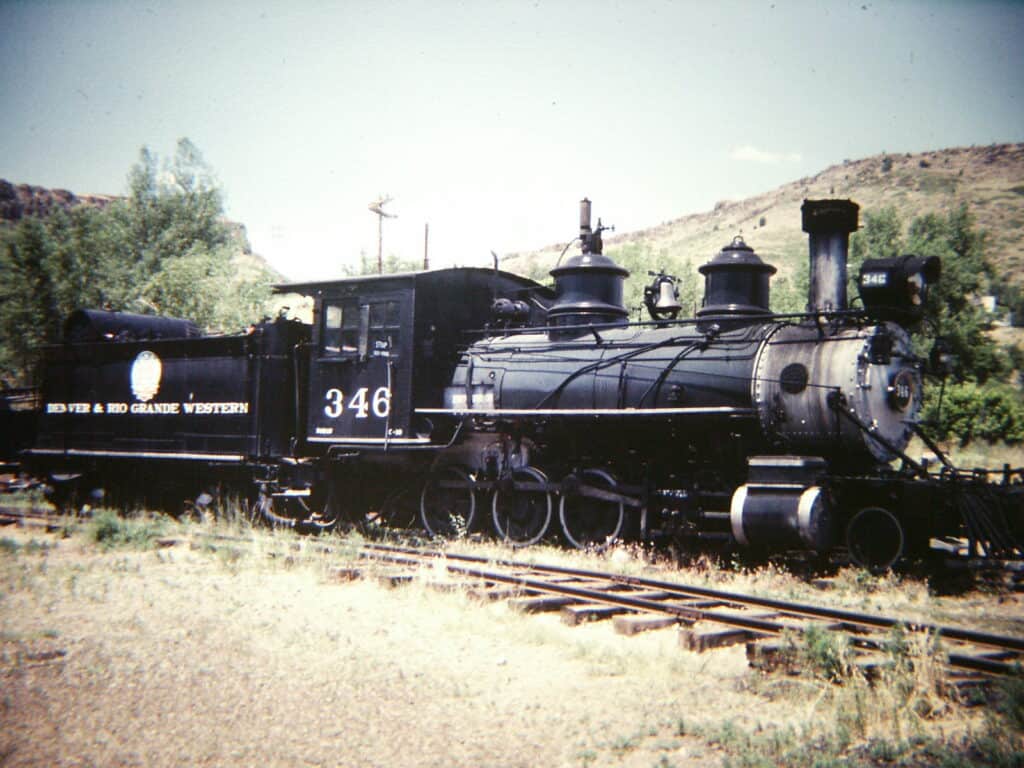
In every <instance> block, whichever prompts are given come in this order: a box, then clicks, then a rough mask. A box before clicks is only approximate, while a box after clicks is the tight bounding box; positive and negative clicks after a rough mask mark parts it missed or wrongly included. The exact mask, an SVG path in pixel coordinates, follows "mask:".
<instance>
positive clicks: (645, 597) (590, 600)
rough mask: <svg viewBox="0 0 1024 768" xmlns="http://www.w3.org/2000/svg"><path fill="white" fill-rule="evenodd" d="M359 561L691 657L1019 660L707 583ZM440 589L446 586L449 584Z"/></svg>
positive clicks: (930, 628) (918, 628) (874, 619)
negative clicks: (793, 654) (836, 653)
mask: <svg viewBox="0 0 1024 768" xmlns="http://www.w3.org/2000/svg"><path fill="white" fill-rule="evenodd" d="M359 556H360V558H362V559H364V560H366V561H368V562H378V563H385V564H388V565H391V566H394V567H395V568H396V570H395V571H394V572H392V573H390V574H385V575H384V576H383V577H384V578H388V579H390V580H391V581H392V582H393V583H401V582H403V581H408V580H411V578H413V577H414V573H415V571H416V570H417V569H420V568H422V567H424V566H425V565H430V566H431V567H434V568H436V567H437V565H438V563H440V564H441V565H442V566H443V568H444V569H445V570H446V571H447V572H448V573H449V574H451V575H452V576H457V577H459V578H460V579H462V580H463V581H462V583H461V585H460V586H462V587H463V588H464V589H466V590H467V591H469V593H470V594H472V595H474V596H477V597H480V598H483V599H507V600H511V601H512V602H513V605H514V606H515V607H516V608H518V609H519V610H522V611H525V612H540V611H559V612H560V613H561V618H562V621H563V622H564V623H566V624H570V625H577V624H581V623H583V622H587V621H603V620H611V622H612V625H613V627H614V628H615V631H616V632H618V633H620V634H624V635H634V634H637V633H639V632H645V631H655V630H664V629H667V628H676V629H677V631H678V633H679V641H680V645H681V646H682V647H684V648H686V649H687V650H691V651H696V652H704V651H708V650H711V649H714V648H721V647H725V646H729V645H735V644H737V643H746V644H747V652H748V656H749V657H750V658H751V661H752V662H754V663H759V664H763V665H767V666H771V664H772V658H773V657H774V656H775V654H776V652H779V651H780V649H779V647H778V645H774V644H773V643H772V642H771V641H772V640H776V639H778V638H780V637H783V636H785V635H789V636H793V635H796V636H799V635H805V634H807V633H808V632H811V631H813V630H815V629H816V630H827V631H832V632H840V633H842V634H844V635H845V636H847V637H848V638H849V640H850V643H851V645H852V646H853V647H854V648H856V649H858V650H859V651H860V652H863V653H865V654H867V655H866V656H865V666H866V667H870V666H871V663H872V662H871V659H872V657H871V656H870V654H872V653H873V654H876V655H877V654H879V653H884V652H885V650H886V649H887V648H888V646H889V645H890V644H891V642H892V640H891V632H892V631H893V630H894V629H895V628H896V627H902V628H903V629H904V630H905V631H906V632H911V633H913V632H928V633H930V634H933V635H935V636H937V637H939V638H941V640H942V643H943V647H944V648H945V649H946V662H947V664H948V666H949V667H950V668H951V669H953V670H958V671H969V672H983V673H986V674H995V675H1005V674H1012V673H1014V672H1015V671H1016V670H1017V669H1019V665H1020V663H1021V661H1022V660H1024V638H1016V637H1008V636H1002V635H996V634H992V633H986V632H977V631H974V630H968V629H963V628H960V627H952V626H941V625H937V624H929V623H917V622H908V621H906V620H903V619H899V618H893V617H884V616H877V615H872V614H863V613H856V612H853V611H846V610H841V609H837V608H830V607H824V606H816V605H809V604H806V603H795V602H790V601H785V600H777V599H774V598H767V597H760V596H756V595H746V594H740V593H736V592H728V591H724V590H717V589H711V588H708V587H700V586H693V585H686V584H679V583H675V582H668V581H662V580H656V579H648V578H641V577H635V576H624V575H620V574H613V573H606V572H602V571H594V570H586V569H579V568H567V567H564V566H555V565H541V564H524V563H521V562H515V561H511V560H491V559H488V558H483V557H478V556H473V555H459V554H453V553H448V552H445V553H442V552H438V551H436V550H421V549H417V548H413V547H401V546H393V545H387V544H365V545H363V547H362V550H361V551H360V553H359ZM367 573H369V571H367ZM339 575H342V576H345V577H356V576H360V575H362V570H361V569H360V568H359V567H358V566H357V567H355V568H346V569H339ZM440 586H444V587H445V588H451V584H450V583H442V584H441V585H440Z"/></svg>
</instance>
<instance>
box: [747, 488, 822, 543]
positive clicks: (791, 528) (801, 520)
mask: <svg viewBox="0 0 1024 768" xmlns="http://www.w3.org/2000/svg"><path fill="white" fill-rule="evenodd" d="M831 517H832V516H831V511H830V510H829V506H828V504H827V501H826V497H825V494H824V493H822V490H821V488H819V487H817V486H812V487H809V488H803V487H800V486H799V485H796V486H794V485H791V484H786V485H773V484H765V485H760V484H754V483H750V484H747V485H741V486H740V487H739V488H737V489H736V492H735V493H734V494H733V497H732V504H731V506H730V510H729V518H730V523H731V525H732V533H733V537H734V538H735V539H736V541H737V543H738V544H740V546H743V547H755V548H765V549H810V550H813V551H815V552H824V551H826V550H827V549H828V548H829V546H830V545H831V542H832V528H831V522H832V521H831Z"/></svg>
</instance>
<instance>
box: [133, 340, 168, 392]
mask: <svg viewBox="0 0 1024 768" xmlns="http://www.w3.org/2000/svg"><path fill="white" fill-rule="evenodd" d="M162 374H163V366H162V365H161V364H160V358H159V357H157V356H156V354H155V353H153V352H150V351H149V350H145V351H142V352H139V354H138V356H137V357H136V358H135V362H133V363H132V373H131V381H132V394H133V395H135V397H136V398H137V399H139V400H141V401H142V402H143V403H148V402H149V401H150V400H152V399H153V398H154V397H155V396H156V393H157V392H159V391H160V376H161V375H162Z"/></svg>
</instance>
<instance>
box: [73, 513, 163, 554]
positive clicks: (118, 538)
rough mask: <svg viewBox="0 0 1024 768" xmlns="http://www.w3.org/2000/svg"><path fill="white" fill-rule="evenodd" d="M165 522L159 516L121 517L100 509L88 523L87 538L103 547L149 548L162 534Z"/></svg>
mask: <svg viewBox="0 0 1024 768" xmlns="http://www.w3.org/2000/svg"><path fill="white" fill-rule="evenodd" d="M165 529H166V522H165V521H164V520H163V519H161V518H146V517H137V518H129V517H121V516H120V515H118V514H117V513H116V512H113V511H110V510H102V511H100V512H98V513H97V514H96V515H95V516H94V517H93V519H92V521H91V522H90V523H89V526H88V533H89V538H90V539H91V540H92V541H94V542H96V543H97V544H99V545H100V546H101V547H102V548H103V549H121V548H124V549H150V548H152V547H153V545H154V543H155V541H156V539H158V538H159V537H160V536H162V535H163V533H164V531H165Z"/></svg>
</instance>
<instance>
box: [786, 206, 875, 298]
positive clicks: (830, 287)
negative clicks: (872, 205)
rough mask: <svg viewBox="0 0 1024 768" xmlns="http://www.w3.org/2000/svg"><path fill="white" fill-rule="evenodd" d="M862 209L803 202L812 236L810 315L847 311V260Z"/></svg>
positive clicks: (805, 221) (805, 222) (807, 224)
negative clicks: (852, 234)
mask: <svg viewBox="0 0 1024 768" xmlns="http://www.w3.org/2000/svg"><path fill="white" fill-rule="evenodd" d="M859 211H860V206H859V205H857V204H856V203H854V202H853V201H851V200H804V204H803V205H802V206H801V207H800V212H801V213H802V214H803V229H804V232H806V233H807V234H808V235H810V238H809V240H810V242H809V247H810V258H811V273H810V274H811V280H810V285H809V287H808V291H807V310H808V311H809V312H828V311H833V310H843V309H846V257H847V254H848V252H849V247H850V233H851V232H855V231H857V213H858V212H859Z"/></svg>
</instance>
